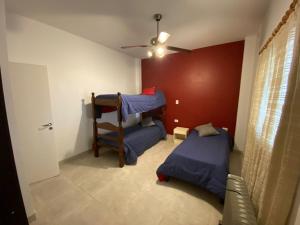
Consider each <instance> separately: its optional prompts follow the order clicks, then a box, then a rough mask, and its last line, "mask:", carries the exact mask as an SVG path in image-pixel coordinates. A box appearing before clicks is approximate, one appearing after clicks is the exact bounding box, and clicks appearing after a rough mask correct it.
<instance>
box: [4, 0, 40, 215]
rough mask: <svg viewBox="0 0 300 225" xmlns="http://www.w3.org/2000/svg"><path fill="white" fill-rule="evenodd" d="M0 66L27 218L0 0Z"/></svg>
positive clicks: (28, 203)
mask: <svg viewBox="0 0 300 225" xmlns="http://www.w3.org/2000/svg"><path fill="white" fill-rule="evenodd" d="M0 65H1V71H2V82H3V89H4V97H5V103H6V112H7V117H8V123H9V130H10V136H11V141H12V146H13V151H14V158H15V163H16V167H17V173H18V178H19V183H20V187H21V191H22V196H23V201H24V204H25V208H26V213H27V216H31V215H33V214H34V210H33V207H32V204H31V196H30V192H29V186H28V182H27V180H26V177H25V174H24V169H23V168H24V167H23V164H22V159H21V157H20V150H21V145H20V144H19V143H20V142H19V138H18V137H19V135H20V134H19V133H18V130H17V129H16V126H15V124H16V123H15V121H16V120H15V116H14V109H13V100H12V92H11V87H10V83H11V82H10V76H9V71H8V67H7V46H6V28H5V6H4V0H0Z"/></svg>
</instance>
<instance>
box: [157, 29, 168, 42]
mask: <svg viewBox="0 0 300 225" xmlns="http://www.w3.org/2000/svg"><path fill="white" fill-rule="evenodd" d="M170 36H171V35H170V34H169V33H167V32H163V31H162V32H160V33H159V35H158V38H157V41H158V42H159V43H160V44H164V43H165V42H166V41H167V40H168V38H169V37H170Z"/></svg>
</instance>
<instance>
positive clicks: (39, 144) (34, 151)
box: [9, 63, 59, 183]
mask: <svg viewBox="0 0 300 225" xmlns="http://www.w3.org/2000/svg"><path fill="white" fill-rule="evenodd" d="M9 73H10V76H11V78H12V79H11V80H12V82H11V85H12V91H13V101H14V108H15V117H16V125H17V129H18V133H19V137H20V142H21V143H20V144H21V149H20V151H21V157H22V161H23V164H24V169H25V174H26V176H27V179H28V180H29V182H30V183H33V182H37V181H40V180H44V179H47V178H50V177H53V176H56V175H58V174H59V167H58V160H57V156H56V151H55V148H54V134H53V132H54V129H55V126H54V125H55V124H53V121H52V114H51V105H50V95H49V84H48V73H47V67H46V66H40V65H30V64H23V63H9Z"/></svg>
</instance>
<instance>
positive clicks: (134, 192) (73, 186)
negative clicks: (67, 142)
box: [31, 139, 222, 225]
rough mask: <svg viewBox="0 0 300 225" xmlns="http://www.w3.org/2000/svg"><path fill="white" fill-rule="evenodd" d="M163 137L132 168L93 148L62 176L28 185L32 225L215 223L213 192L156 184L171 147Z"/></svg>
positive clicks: (217, 212) (219, 207) (218, 206)
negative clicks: (33, 216)
mask: <svg viewBox="0 0 300 225" xmlns="http://www.w3.org/2000/svg"><path fill="white" fill-rule="evenodd" d="M174 147H175V145H174V144H173V143H172V141H171V139H169V140H167V141H161V142H160V143H158V144H157V145H155V146H154V147H152V148H151V149H149V150H148V151H146V152H145V153H144V154H143V155H142V156H141V157H139V159H138V163H137V165H135V166H125V167H124V168H122V169H120V168H118V167H117V164H118V162H117V155H116V154H115V153H114V152H111V151H107V152H104V153H102V154H101V155H100V157H99V158H94V157H93V155H92V153H91V152H87V153H84V154H82V155H80V156H78V157H76V158H73V159H70V160H68V161H65V162H64V163H62V164H61V174H60V176H58V177H54V178H51V179H48V180H46V181H42V182H39V183H36V184H33V185H31V190H32V195H33V201H34V207H35V209H36V217H37V220H36V221H34V222H32V224H33V225H40V224H44V225H77V224H78V225H110V224H113V225H119V224H122V225H123V224H124V225H125V224H130V225H135V224H138V225H142V224H143V225H144V224H145V225H147V224H149V225H156V224H157V225H169V224H170V225H177V224H178V225H181V224H182V225H193V224H195V225H196V224H197V225H216V224H218V221H219V219H221V217H222V216H221V212H222V205H221V204H220V203H219V200H218V199H217V198H216V197H215V196H214V195H212V194H210V193H208V192H207V191H205V190H202V189H200V188H198V187H195V186H193V185H190V184H187V183H184V182H181V181H178V180H174V179H173V180H171V181H170V182H168V183H158V182H157V177H156V174H155V171H156V169H157V168H158V166H159V165H160V164H161V163H162V162H163V160H164V159H165V158H166V157H167V155H168V154H169V153H170V152H171V151H172V150H173V149H174Z"/></svg>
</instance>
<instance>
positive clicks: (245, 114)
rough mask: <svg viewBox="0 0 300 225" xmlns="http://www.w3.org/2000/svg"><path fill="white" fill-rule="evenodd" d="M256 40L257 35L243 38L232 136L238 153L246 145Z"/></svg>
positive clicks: (256, 47)
mask: <svg viewBox="0 0 300 225" xmlns="http://www.w3.org/2000/svg"><path fill="white" fill-rule="evenodd" d="M258 40H259V39H258V35H251V36H247V37H246V38H245V47H244V56H243V66H242V76H241V84H240V94H239V103H238V112H237V119H236V128H235V136H234V140H235V149H237V150H240V151H244V149H245V144H246V137H247V128H248V120H249V115H250V106H251V94H252V86H253V82H254V78H255V72H256V61H257V56H258Z"/></svg>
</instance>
